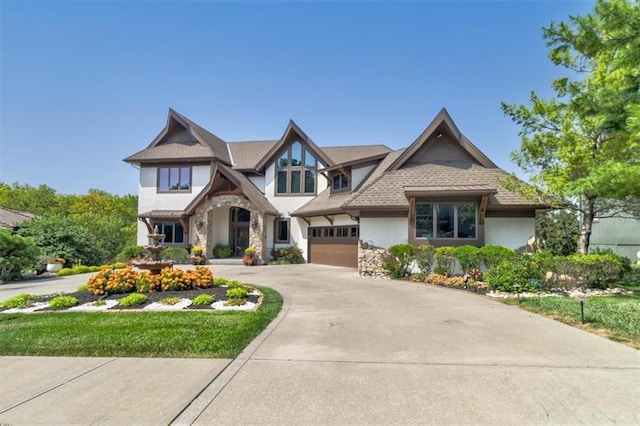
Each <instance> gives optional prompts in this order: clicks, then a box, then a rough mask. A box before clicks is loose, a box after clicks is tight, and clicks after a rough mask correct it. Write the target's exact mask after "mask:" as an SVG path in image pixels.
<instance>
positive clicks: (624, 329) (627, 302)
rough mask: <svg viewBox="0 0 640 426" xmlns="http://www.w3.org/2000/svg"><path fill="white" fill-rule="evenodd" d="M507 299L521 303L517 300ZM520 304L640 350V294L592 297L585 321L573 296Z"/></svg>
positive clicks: (587, 302)
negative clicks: (583, 321)
mask: <svg viewBox="0 0 640 426" xmlns="http://www.w3.org/2000/svg"><path fill="white" fill-rule="evenodd" d="M505 302H506V303H508V304H516V305H517V304H518V301H517V300H516V299H507V300H506V301H505ZM519 306H520V307H521V308H523V309H526V310H528V311H531V312H535V313H539V314H542V315H545V316H548V317H551V318H553V319H556V320H558V321H561V322H563V323H565V324H569V325H573V326H577V327H580V328H583V329H585V330H587V331H590V332H593V333H596V334H599V335H601V336H604V337H607V338H609V339H611V340H615V341H617V342H620V343H624V344H626V345H629V346H631V347H634V348H636V349H640V296H639V295H634V296H592V297H589V298H588V299H587V301H586V302H585V304H584V316H585V324H582V323H581V319H580V302H578V301H577V300H575V299H573V298H568V297H540V298H538V297H531V298H522V299H520V304H519Z"/></svg>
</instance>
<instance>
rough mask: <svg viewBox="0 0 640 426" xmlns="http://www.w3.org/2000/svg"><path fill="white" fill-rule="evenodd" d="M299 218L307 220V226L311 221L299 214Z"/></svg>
mask: <svg viewBox="0 0 640 426" xmlns="http://www.w3.org/2000/svg"><path fill="white" fill-rule="evenodd" d="M300 219H302V220H304V221H305V222H307V226H311V221H310V220H309V219H307V218H306V217H302V216H300Z"/></svg>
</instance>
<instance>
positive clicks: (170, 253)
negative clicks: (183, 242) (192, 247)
mask: <svg viewBox="0 0 640 426" xmlns="http://www.w3.org/2000/svg"><path fill="white" fill-rule="evenodd" d="M161 257H162V260H173V261H174V262H176V263H180V264H184V263H189V252H188V251H187V249H184V248H182V247H169V248H168V249H166V250H165V251H163V252H162V254H161Z"/></svg>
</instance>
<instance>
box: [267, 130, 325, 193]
mask: <svg viewBox="0 0 640 426" xmlns="http://www.w3.org/2000/svg"><path fill="white" fill-rule="evenodd" d="M317 164H318V162H317V160H316V157H314V155H313V154H312V153H311V152H310V151H309V150H308V149H306V148H304V146H303V145H302V143H300V142H298V141H296V142H294V143H293V144H291V146H290V147H289V149H287V150H286V151H285V152H284V153H283V154H282V155H281V156H280V158H279V159H278V162H277V163H276V168H277V169H276V195H315V193H316V168H317Z"/></svg>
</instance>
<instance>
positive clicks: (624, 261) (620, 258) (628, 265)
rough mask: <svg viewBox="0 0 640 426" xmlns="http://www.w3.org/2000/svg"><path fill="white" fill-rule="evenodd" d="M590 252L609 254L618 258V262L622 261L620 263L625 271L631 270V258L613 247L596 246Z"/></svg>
mask: <svg viewBox="0 0 640 426" xmlns="http://www.w3.org/2000/svg"><path fill="white" fill-rule="evenodd" d="M589 253H590V254H608V255H609V256H611V257H614V258H616V259H618V262H620V265H622V268H623V269H624V272H629V271H631V259H629V258H628V257H626V256H623V255H621V254H617V253H614V252H613V250H611V249H601V248H595V249H593V250H589Z"/></svg>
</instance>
